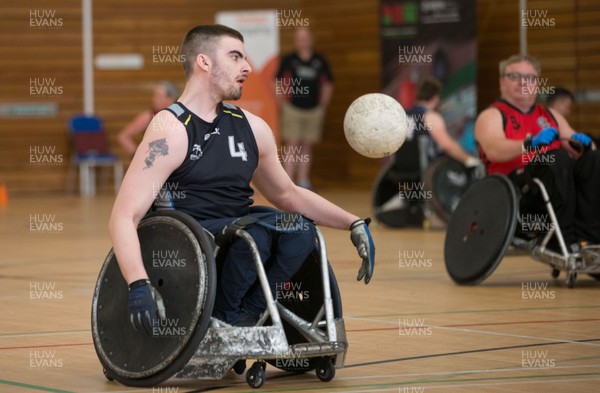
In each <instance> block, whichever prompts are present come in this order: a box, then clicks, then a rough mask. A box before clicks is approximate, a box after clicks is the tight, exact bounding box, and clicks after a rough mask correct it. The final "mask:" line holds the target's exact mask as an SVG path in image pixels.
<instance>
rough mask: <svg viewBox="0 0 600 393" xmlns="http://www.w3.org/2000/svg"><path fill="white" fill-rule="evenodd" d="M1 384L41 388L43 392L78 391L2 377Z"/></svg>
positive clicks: (33, 388)
mask: <svg viewBox="0 0 600 393" xmlns="http://www.w3.org/2000/svg"><path fill="white" fill-rule="evenodd" d="M0 384H4V385H9V386H17V387H20V388H24V389H31V390H40V391H42V392H52V393H76V392H73V391H70V390H62V389H55V388H49V387H46V386H40V385H31V384H28V383H23V382H16V381H8V380H6V379H0Z"/></svg>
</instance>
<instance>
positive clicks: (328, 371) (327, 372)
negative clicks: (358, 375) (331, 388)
mask: <svg viewBox="0 0 600 393" xmlns="http://www.w3.org/2000/svg"><path fill="white" fill-rule="evenodd" d="M315 371H316V373H317V378H319V379H320V380H321V381H323V382H329V381H331V380H332V379H333V378H334V377H335V365H334V364H333V361H332V360H331V358H323V360H321V361H320V362H319V365H318V366H317V368H316V370H315Z"/></svg>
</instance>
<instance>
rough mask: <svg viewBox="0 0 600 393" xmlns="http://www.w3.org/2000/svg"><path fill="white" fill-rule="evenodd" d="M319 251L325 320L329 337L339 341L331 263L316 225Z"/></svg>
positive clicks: (331, 339)
mask: <svg viewBox="0 0 600 393" xmlns="http://www.w3.org/2000/svg"><path fill="white" fill-rule="evenodd" d="M315 229H316V233H317V240H318V243H319V252H320V255H321V276H322V281H323V304H324V305H325V321H327V338H328V340H329V341H337V332H336V329H335V321H334V316H333V300H332V299H331V285H330V283H329V264H328V263H327V247H326V246H325V239H324V238H323V234H322V233H321V231H320V230H319V228H317V227H315Z"/></svg>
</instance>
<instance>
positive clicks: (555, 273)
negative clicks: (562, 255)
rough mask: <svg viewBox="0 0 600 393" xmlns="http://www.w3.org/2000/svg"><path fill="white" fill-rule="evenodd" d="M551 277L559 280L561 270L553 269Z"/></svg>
mask: <svg viewBox="0 0 600 393" xmlns="http://www.w3.org/2000/svg"><path fill="white" fill-rule="evenodd" d="M550 275H551V276H552V278H558V276H560V270H558V269H552V273H550Z"/></svg>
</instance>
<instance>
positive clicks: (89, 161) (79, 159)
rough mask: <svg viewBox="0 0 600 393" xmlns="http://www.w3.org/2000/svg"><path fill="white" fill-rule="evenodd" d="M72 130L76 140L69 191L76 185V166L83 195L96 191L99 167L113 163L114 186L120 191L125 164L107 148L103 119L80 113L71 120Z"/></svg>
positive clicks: (73, 139)
mask: <svg viewBox="0 0 600 393" xmlns="http://www.w3.org/2000/svg"><path fill="white" fill-rule="evenodd" d="M69 133H70V136H71V140H72V142H73V156H72V160H71V170H70V173H69V176H68V182H69V186H68V189H69V191H72V189H73V177H74V176H73V175H74V174H73V170H72V169H73V168H74V167H75V166H78V167H79V193H80V194H81V195H82V196H93V195H95V194H96V168H97V167H101V166H112V167H113V170H114V188H115V192H117V191H118V189H119V186H120V185H121V181H122V180H123V165H122V164H121V161H120V160H119V158H118V157H117V156H116V155H115V154H112V153H111V152H110V151H109V150H108V142H107V140H106V134H105V132H104V126H103V124H102V120H101V119H100V118H98V117H96V116H86V115H77V116H73V117H72V118H71V119H70V120H69Z"/></svg>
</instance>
